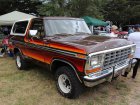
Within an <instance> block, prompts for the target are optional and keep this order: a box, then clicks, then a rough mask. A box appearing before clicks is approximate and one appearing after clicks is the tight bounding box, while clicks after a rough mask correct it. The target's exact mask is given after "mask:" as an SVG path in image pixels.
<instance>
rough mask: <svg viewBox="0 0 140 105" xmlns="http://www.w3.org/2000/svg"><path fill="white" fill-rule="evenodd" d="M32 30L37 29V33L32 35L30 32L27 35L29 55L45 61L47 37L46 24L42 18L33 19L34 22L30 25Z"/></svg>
mask: <svg viewBox="0 0 140 105" xmlns="http://www.w3.org/2000/svg"><path fill="white" fill-rule="evenodd" d="M30 30H36V31H37V34H36V35H35V36H31V35H30V32H29V33H28V36H27V49H26V52H27V53H28V54H27V55H28V56H29V57H31V58H34V59H36V60H39V61H42V62H44V56H43V55H44V50H43V47H44V41H43V38H44V37H45V32H44V25H43V20H42V19H33V20H32V24H31V26H30V29H29V31H30Z"/></svg>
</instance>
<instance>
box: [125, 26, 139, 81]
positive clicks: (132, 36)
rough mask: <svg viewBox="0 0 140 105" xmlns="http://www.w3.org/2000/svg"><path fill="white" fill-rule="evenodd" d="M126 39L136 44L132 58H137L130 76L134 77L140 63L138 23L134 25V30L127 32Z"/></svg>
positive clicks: (126, 73)
mask: <svg viewBox="0 0 140 105" xmlns="http://www.w3.org/2000/svg"><path fill="white" fill-rule="evenodd" d="M128 40H130V41H132V42H134V43H135V44H136V51H135V55H134V58H135V59H136V60H137V62H136V64H135V66H134V68H133V73H132V78H133V79H134V78H135V77H136V75H137V71H138V68H139V64H140V25H135V32H133V33H131V34H129V36H128ZM127 75H128V72H125V73H124V75H123V76H124V77H127Z"/></svg>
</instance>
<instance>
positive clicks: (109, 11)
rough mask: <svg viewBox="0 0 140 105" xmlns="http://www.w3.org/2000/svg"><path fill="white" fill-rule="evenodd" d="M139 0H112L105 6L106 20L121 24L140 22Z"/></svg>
mask: <svg viewBox="0 0 140 105" xmlns="http://www.w3.org/2000/svg"><path fill="white" fill-rule="evenodd" d="M139 11H140V1H139V0H110V1H108V3H107V4H106V5H105V6H104V11H103V12H104V16H105V19H106V20H110V21H112V22H113V23H114V24H116V25H118V26H120V25H124V24H138V23H140V19H139V18H140V12H139Z"/></svg>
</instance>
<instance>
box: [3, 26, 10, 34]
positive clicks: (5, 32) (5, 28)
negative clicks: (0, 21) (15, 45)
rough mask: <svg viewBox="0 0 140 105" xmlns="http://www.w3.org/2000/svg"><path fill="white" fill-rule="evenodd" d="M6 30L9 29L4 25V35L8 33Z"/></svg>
mask: <svg viewBox="0 0 140 105" xmlns="http://www.w3.org/2000/svg"><path fill="white" fill-rule="evenodd" d="M8 31H9V30H8V28H7V27H4V29H3V33H4V35H8V34H9V32H8Z"/></svg>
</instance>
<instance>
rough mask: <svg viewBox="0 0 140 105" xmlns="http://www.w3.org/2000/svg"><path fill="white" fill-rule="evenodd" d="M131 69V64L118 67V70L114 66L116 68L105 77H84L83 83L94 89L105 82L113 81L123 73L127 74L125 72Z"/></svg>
mask: <svg viewBox="0 0 140 105" xmlns="http://www.w3.org/2000/svg"><path fill="white" fill-rule="evenodd" d="M130 67H131V64H129V63H128V64H125V65H123V66H121V67H118V68H115V66H114V67H112V69H111V70H109V72H108V73H105V74H104V75H100V76H94V75H93V76H92V75H91V76H84V77H83V81H84V84H85V86H87V87H93V86H95V85H98V84H101V83H103V82H105V81H109V82H110V81H111V80H112V78H114V77H117V76H119V75H121V74H122V73H123V72H125V70H127V68H130Z"/></svg>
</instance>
